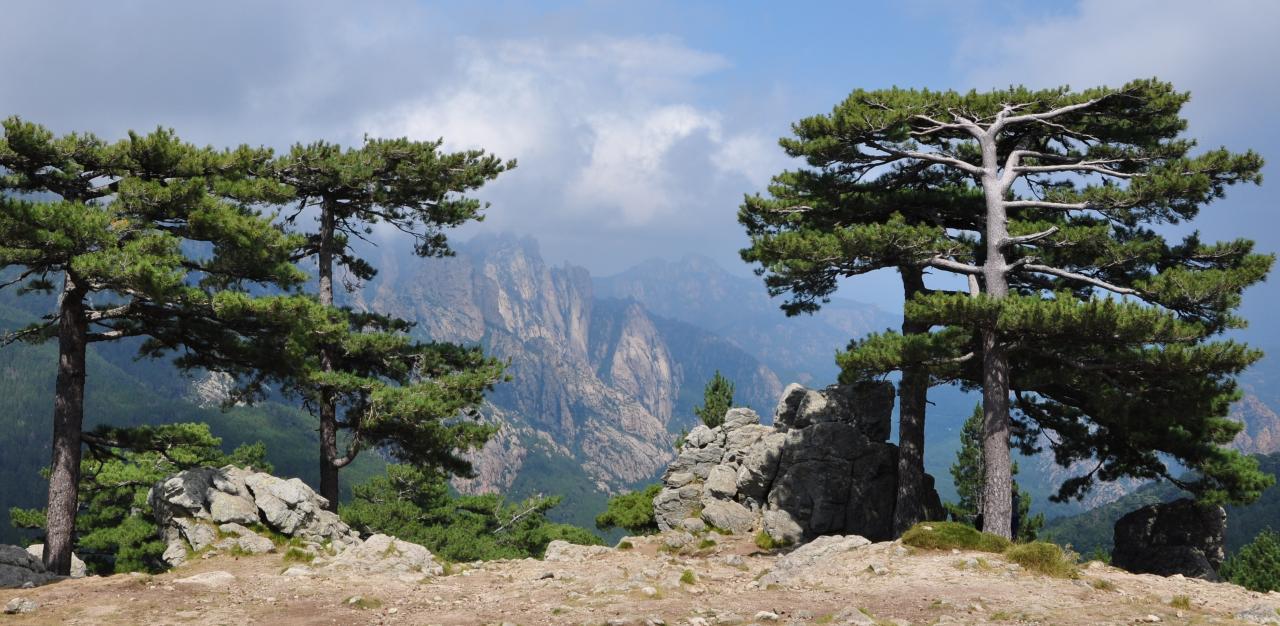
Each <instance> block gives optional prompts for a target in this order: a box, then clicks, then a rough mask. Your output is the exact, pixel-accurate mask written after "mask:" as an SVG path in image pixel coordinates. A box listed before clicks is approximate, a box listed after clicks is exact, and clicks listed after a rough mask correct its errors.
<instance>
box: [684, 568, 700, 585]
mask: <svg viewBox="0 0 1280 626" xmlns="http://www.w3.org/2000/svg"><path fill="white" fill-rule="evenodd" d="M680 582H681V583H683V584H686V585H696V584H698V577H697V576H695V575H694V573H693V570H691V569H687V570H685V571H684V572H683V573H681V574H680Z"/></svg>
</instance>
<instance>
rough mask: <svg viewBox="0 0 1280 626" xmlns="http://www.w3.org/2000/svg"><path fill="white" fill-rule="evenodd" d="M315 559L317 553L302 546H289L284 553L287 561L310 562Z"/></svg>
mask: <svg viewBox="0 0 1280 626" xmlns="http://www.w3.org/2000/svg"><path fill="white" fill-rule="evenodd" d="M314 560H316V555H314V554H312V553H310V552H307V551H306V550H302V549H300V548H289V549H288V550H287V551H286V552H285V553H284V562H285V563H310V562H312V561H314Z"/></svg>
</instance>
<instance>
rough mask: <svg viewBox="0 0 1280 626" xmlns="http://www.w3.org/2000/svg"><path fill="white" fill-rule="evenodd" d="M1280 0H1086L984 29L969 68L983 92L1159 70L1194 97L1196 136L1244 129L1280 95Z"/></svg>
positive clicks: (1083, 84) (1106, 80)
mask: <svg viewBox="0 0 1280 626" xmlns="http://www.w3.org/2000/svg"><path fill="white" fill-rule="evenodd" d="M1278 30H1280V3H1277V2H1245V1H1242V0H1223V1H1219V2H1214V3H1212V4H1206V3H1204V2H1199V1H1198V0H1126V1H1125V2H1114V1H1112V0H1082V1H1081V2H1080V4H1079V5H1078V8H1077V10H1076V11H1075V12H1074V13H1072V14H1070V15H1066V16H1060V17H1055V18H1049V19H1045V20H1043V21H1040V22H1037V23H1031V24H1025V25H1023V26H1022V27H1021V28H1019V29H1017V30H1014V31H1013V32H1008V33H1004V34H997V35H996V36H994V37H993V36H992V33H991V32H989V31H988V32H982V33H981V34H980V35H977V36H975V38H974V39H972V40H970V41H969V42H967V44H966V45H965V46H964V50H965V52H964V53H962V55H961V57H960V59H959V66H960V67H962V68H970V69H969V72H968V76H967V78H968V81H967V82H968V84H970V85H972V86H973V87H975V88H977V89H987V88H995V87H1003V86H1007V85H1010V84H1027V85H1028V86H1036V87H1048V86H1055V85H1060V84H1069V85H1071V86H1072V87H1075V88H1087V87H1093V86H1096V85H1118V84H1121V83H1123V82H1125V81H1127V80H1130V79H1134V78H1146V77H1151V76H1158V77H1160V78H1161V79H1163V80H1168V81H1172V82H1173V83H1174V86H1175V87H1177V88H1178V89H1182V90H1190V91H1191V93H1192V96H1193V100H1192V102H1191V104H1189V105H1188V108H1187V113H1188V117H1189V118H1190V119H1191V120H1192V124H1193V128H1192V131H1193V133H1196V134H1198V135H1199V134H1202V133H1206V134H1210V135H1215V136H1216V135H1218V134H1219V133H1225V134H1234V133H1235V132H1237V131H1238V130H1240V129H1241V128H1242V127H1243V126H1245V125H1252V124H1254V123H1255V122H1256V119H1257V118H1254V119H1252V120H1250V119H1249V118H1251V117H1253V116H1254V115H1263V114H1267V115H1268V116H1269V112H1270V111H1272V110H1274V105H1275V103H1276V101H1277V100H1280V67H1278V66H1277V64H1276V59H1280V37H1276V32H1277V31H1278Z"/></svg>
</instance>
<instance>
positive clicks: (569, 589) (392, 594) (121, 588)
mask: <svg viewBox="0 0 1280 626" xmlns="http://www.w3.org/2000/svg"><path fill="white" fill-rule="evenodd" d="M713 537H715V539H714V540H715V541H716V545H714V546H711V545H707V546H705V547H704V548H702V549H700V550H699V551H698V553H697V554H687V555H679V554H670V553H667V552H664V551H662V550H660V549H659V547H660V546H661V545H662V544H661V540H660V539H658V538H645V539H633V540H632V541H633V543H634V546H635V547H634V548H631V549H626V550H623V549H618V550H606V551H603V553H601V554H594V555H585V554H584V555H582V556H580V557H575V558H573V560H570V561H557V562H551V561H538V560H533V559H526V560H521V561H500V562H490V563H484V564H464V565H456V564H455V565H453V566H451V567H450V569H449V571H448V572H447V574H446V575H445V576H441V577H437V578H425V579H421V580H414V579H413V578H415V577H409V576H404V577H403V578H401V577H397V576H392V575H356V574H335V575H332V576H331V575H328V574H324V573H323V571H324V570H321V569H319V568H317V574H316V575H314V576H301V577H298V576H285V575H283V574H282V572H283V571H284V570H285V569H286V567H288V566H289V564H286V563H284V561H283V559H282V557H281V556H280V555H278V554H267V555H262V556H255V557H247V556H246V557H232V556H228V555H222V556H217V557H214V558H210V559H204V560H197V561H195V562H193V563H191V564H188V565H186V566H183V567H180V568H178V569H176V570H174V571H171V572H168V573H166V574H163V575H158V576H142V575H117V576H110V577H91V578H86V579H80V580H68V581H63V582H59V583H55V584H51V585H47V586H44V587H40V588H37V589H26V590H16V589H6V590H0V605H2V604H4V603H5V602H8V601H9V600H10V599H11V598H14V597H24V598H28V599H30V600H33V601H35V602H36V603H37V604H38V608H37V609H36V610H35V611H34V612H33V613H29V614H26V615H0V624H2V625H3V626H9V625H10V624H12V625H14V626H16V625H18V624H24V625H25V624H82V625H89V624H110V625H123V624H281V625H293V624H523V625H533V624H646V623H649V624H670V625H677V624H691V625H701V624H706V625H713V624H748V623H761V624H771V623H776V624H843V623H871V624H905V623H910V624H1063V625H1075V624H1080V625H1084V624H1090V625H1092V624H1134V623H1167V624H1240V623H1250V622H1245V621H1240V620H1237V619H1235V618H1234V617H1233V616H1234V615H1235V614H1236V613H1239V612H1241V611H1245V610H1247V609H1254V610H1255V611H1257V612H1259V614H1261V613H1265V612H1266V611H1268V610H1269V611H1271V613H1272V614H1275V610H1274V609H1275V607H1280V595H1277V594H1274V593H1273V594H1258V593H1254V592H1250V591H1247V590H1244V589H1242V588H1240V587H1237V586H1234V585H1229V584H1214V583H1208V582H1204V581H1199V580H1186V579H1176V578H1161V577H1157V576H1149V575H1133V574H1128V573H1126V572H1122V571H1120V570H1117V569H1114V568H1111V567H1107V566H1104V565H1102V564H1099V563H1093V564H1090V565H1089V566H1086V567H1084V568H1083V569H1082V571H1081V576H1080V577H1079V578H1078V579H1075V580H1071V579H1058V578H1048V577H1045V576H1040V575H1036V574H1032V573H1029V572H1026V571H1020V570H1018V569H1017V568H1016V567H1011V566H1010V564H1009V563H1007V562H1006V561H1004V560H1003V559H1002V558H1001V557H999V556H996V555H991V554H983V553H966V552H954V551H922V550H915V549H908V548H904V547H903V546H901V545H900V544H897V543H879V544H872V545H870V546H866V547H862V548H857V549H854V550H851V551H847V552H843V553H840V554H838V555H835V556H832V557H829V558H826V559H823V560H821V561H819V562H818V563H816V564H814V565H812V566H810V567H807V568H804V569H803V570H800V571H799V574H798V575H797V576H793V577H792V578H790V579H788V580H784V581H782V582H779V583H776V584H773V583H765V584H762V581H761V580H760V579H761V578H762V577H763V576H764V575H765V574H767V573H768V572H769V571H770V570H771V569H772V568H773V566H774V564H775V562H777V561H778V559H779V557H778V556H777V555H774V554H766V553H762V552H761V551H759V550H758V549H756V547H755V545H754V544H753V543H752V542H751V540H750V538H747V537H720V536H714V535H713ZM215 571H222V572H227V573H229V574H231V575H232V576H234V579H229V578H228V577H225V576H223V577H222V578H223V579H224V582H222V583H220V584H215V585H212V586H203V585H193V584H190V583H183V582H181V579H184V578H188V577H191V576H193V575H197V574H201V573H208V572H215ZM766 580H767V579H766ZM762 587H763V588H762ZM852 609H860V610H861V611H865V614H866V615H868V616H870V617H869V618H868V617H863V616H862V615H861V614H856V613H852V612H851V610H852ZM1276 616H1277V623H1280V614H1276Z"/></svg>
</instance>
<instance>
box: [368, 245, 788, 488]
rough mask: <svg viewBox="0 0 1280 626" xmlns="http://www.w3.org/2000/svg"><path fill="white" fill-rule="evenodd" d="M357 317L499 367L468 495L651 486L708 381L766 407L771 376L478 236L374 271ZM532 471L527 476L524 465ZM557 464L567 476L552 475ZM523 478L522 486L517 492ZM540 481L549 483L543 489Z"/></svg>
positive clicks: (694, 332) (574, 273)
mask: <svg viewBox="0 0 1280 626" xmlns="http://www.w3.org/2000/svg"><path fill="white" fill-rule="evenodd" d="M381 267H382V268H383V269H382V273H381V274H380V275H379V277H378V278H377V279H376V280H375V281H374V282H372V283H371V284H369V285H367V286H366V288H365V289H364V290H363V291H361V292H359V293H358V294H357V298H356V302H355V304H357V306H361V305H362V306H368V307H370V308H373V309H376V310H379V311H384V312H387V313H390V314H392V315H396V316H400V317H404V318H406V319H410V320H413V321H416V322H417V323H418V327H417V332H419V333H421V335H422V336H423V337H425V338H432V339H438V340H445V341H455V342H462V343H479V344H482V345H484V346H485V348H486V349H487V350H488V351H489V352H490V353H491V354H493V355H495V356H498V357H500V358H503V359H507V360H508V361H509V362H510V366H509V369H508V371H509V373H510V374H511V376H512V380H511V382H508V383H503V384H501V385H499V386H498V387H497V388H496V389H495V390H494V392H493V393H491V394H490V396H489V400H490V403H491V406H490V407H488V410H487V414H488V415H489V416H490V418H491V419H494V420H496V421H499V422H502V423H503V424H504V425H505V426H504V430H503V433H502V434H501V435H500V436H499V437H498V438H496V439H495V440H494V441H493V442H491V443H490V445H488V446H486V448H485V449H484V450H483V451H482V452H481V453H480V454H479V455H478V456H477V458H476V460H477V472H478V476H477V478H476V479H474V480H471V481H463V482H461V483H460V485H461V486H462V487H464V488H466V489H468V490H476V491H483V490H504V491H505V490H508V489H510V488H512V487H513V485H517V484H523V486H525V487H526V488H527V489H531V490H538V489H539V488H540V487H547V489H546V490H547V491H549V492H557V491H556V490H555V489H551V488H549V487H551V486H552V485H553V484H554V483H555V482H556V481H563V479H564V478H565V477H564V476H559V477H557V476H554V474H555V473H556V471H555V470H554V469H552V471H550V473H551V474H553V475H551V476H537V477H534V476H531V475H530V474H531V472H532V470H533V469H534V466H535V465H536V466H537V469H538V473H539V474H547V473H548V466H553V467H558V468H561V469H560V471H572V470H573V468H577V469H578V470H580V471H581V472H583V473H584V474H585V476H586V477H587V478H589V479H590V482H591V483H593V484H594V486H595V488H596V489H598V490H599V491H602V492H611V491H615V490H618V489H620V488H624V487H628V486H631V485H634V484H636V483H640V482H643V481H647V480H650V479H652V478H653V477H654V476H655V475H657V473H658V472H660V471H661V470H662V468H664V467H666V465H667V463H668V462H670V461H671V460H672V459H673V458H674V451H673V449H672V440H673V439H674V436H675V434H676V433H678V432H679V431H680V430H681V429H684V428H688V427H690V426H691V425H692V424H693V419H694V418H693V417H692V412H691V408H692V406H693V405H694V404H695V403H698V402H700V401H701V391H702V387H703V385H704V384H705V383H706V381H707V380H708V379H710V377H711V375H712V372H713V371H714V370H715V369H716V368H719V369H720V370H721V371H723V372H724V373H725V374H726V375H727V376H729V377H730V378H731V379H733V380H734V381H736V382H737V386H738V390H739V393H738V399H739V401H740V402H743V403H745V404H747V405H750V406H766V407H767V406H771V405H772V403H773V402H774V400H775V399H776V398H777V394H778V393H779V392H780V391H781V384H780V382H779V380H778V377H777V376H776V375H775V374H774V373H773V372H772V371H771V370H770V369H769V368H767V367H764V366H763V365H762V364H761V363H760V362H759V361H758V360H756V359H755V358H753V357H751V356H750V355H749V354H747V353H746V352H744V351H743V350H742V349H741V348H739V347H737V346H735V345H734V344H732V343H730V342H728V341H726V340H724V339H722V338H720V337H718V336H717V335H715V334H713V333H710V332H708V331H705V330H701V329H699V328H696V327H694V326H692V325H689V324H686V323H682V322H679V321H676V320H671V319H664V318H661V317H659V316H656V315H654V314H652V313H651V312H650V311H649V310H648V309H647V308H646V307H644V306H643V305H641V304H640V303H638V302H636V301H634V300H629V299H618V298H600V297H597V295H596V293H595V289H594V286H593V284H592V281H591V277H590V276H589V274H588V273H587V271H586V270H585V269H583V268H579V267H573V266H568V265H566V266H563V267H550V266H548V265H547V264H546V263H544V262H543V260H542V258H541V256H540V255H539V253H538V249H537V245H536V244H535V243H534V242H533V241H532V240H530V239H515V238H511V237H484V238H479V239H477V240H473V241H472V242H469V243H467V244H465V245H462V246H460V247H459V250H458V255H457V256H455V257H452V258H447V259H431V260H426V261H423V260H417V259H412V258H406V259H387V260H385V261H384V262H383V263H381ZM534 461H537V463H534ZM565 461H570V463H565ZM522 476H523V477H524V478H525V479H526V481H525V482H524V483H521V478H522ZM548 481H551V482H548Z"/></svg>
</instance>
